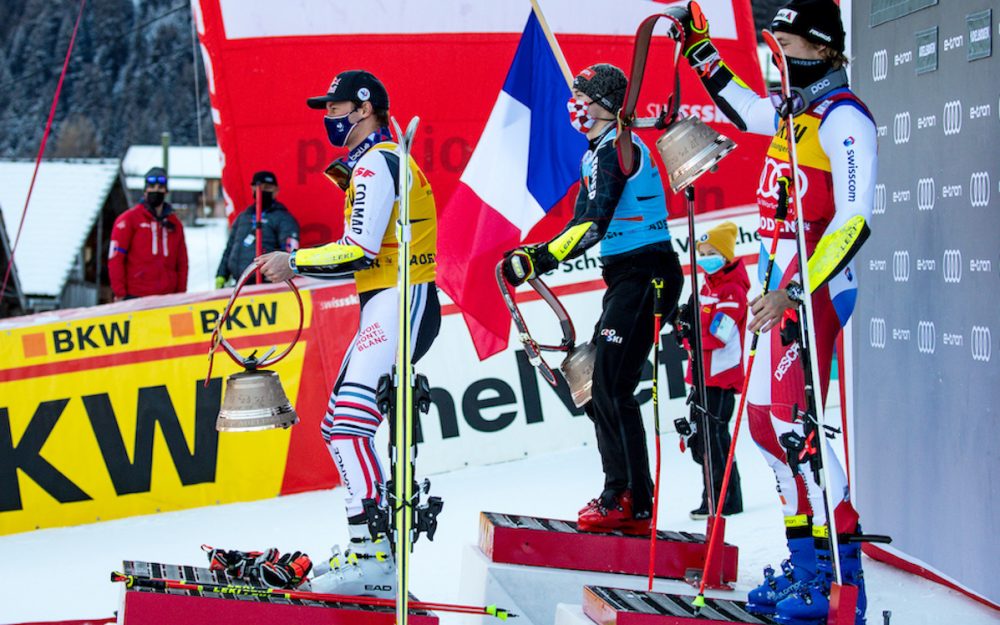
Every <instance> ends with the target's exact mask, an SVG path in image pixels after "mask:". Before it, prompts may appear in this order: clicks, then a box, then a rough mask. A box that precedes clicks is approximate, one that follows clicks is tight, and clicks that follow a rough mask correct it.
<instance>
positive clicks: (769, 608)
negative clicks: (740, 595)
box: [746, 514, 816, 616]
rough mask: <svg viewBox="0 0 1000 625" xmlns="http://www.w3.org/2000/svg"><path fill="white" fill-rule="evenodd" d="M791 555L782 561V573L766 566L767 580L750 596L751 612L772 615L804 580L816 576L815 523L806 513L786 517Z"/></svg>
mask: <svg viewBox="0 0 1000 625" xmlns="http://www.w3.org/2000/svg"><path fill="white" fill-rule="evenodd" d="M785 534H786V536H787V537H788V539H787V540H788V551H789V553H790V554H791V555H790V556H789V558H788V559H787V560H785V561H783V562H782V563H781V574H780V575H775V572H774V569H773V568H771V567H770V566H768V567H766V568H765V569H764V582H763V583H762V584H761V585H760V586H757V587H756V588H754V589H753V590H751V591H750V592H749V594H748V595H747V604H746V610H747V612H751V613H753V614H761V615H765V616H771V615H773V614H774V610H775V606H777V604H778V602H779V601H781V600H782V599H784V598H785V597H787V596H788V594H789V593H790V592H791V591H792V589H794V588H798V586H799V585H801V583H802V582H804V581H806V580H811V579H812V578H814V577H815V576H816V547H815V543H814V541H813V538H812V526H811V525H810V522H809V519H808V517H806V515H804V514H801V515H796V516H791V517H785Z"/></svg>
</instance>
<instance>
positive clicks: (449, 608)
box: [111, 572, 517, 621]
mask: <svg viewBox="0 0 1000 625" xmlns="http://www.w3.org/2000/svg"><path fill="white" fill-rule="evenodd" d="M111 581H113V582H123V583H124V584H125V587H126V588H151V589H154V590H167V589H175V590H191V591H195V592H213V593H217V594H221V595H246V596H252V597H277V598H281V599H302V600H305V601H321V602H324V603H346V604H353V605H369V606H378V607H384V608H393V607H395V606H396V600H395V599H379V598H377V597H358V596H355V595H335V594H330V593H323V592H309V591H307V590H291V589H284V588H257V587H254V586H242V585H239V584H212V583H205V582H188V581H184V580H180V579H165V578H159V577H140V576H137V575H125V574H124V573H118V572H112V573H111ZM409 606H410V607H411V608H413V609H414V610H428V611H433V610H436V611H438V612H454V613H457V614H486V615H489V616H495V617H496V618H498V619H500V620H501V621H505V620H507V619H508V618H516V617H517V615H516V614H513V613H511V612H509V611H507V610H505V609H503V608H498V607H497V606H495V605H487V606H475V605H456V604H451V603H434V602H431V601H410V602H409Z"/></svg>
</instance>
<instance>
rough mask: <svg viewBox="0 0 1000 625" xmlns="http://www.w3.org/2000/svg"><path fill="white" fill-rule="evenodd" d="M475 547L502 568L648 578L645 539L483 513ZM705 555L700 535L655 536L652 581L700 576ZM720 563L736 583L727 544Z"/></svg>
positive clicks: (734, 557)
mask: <svg viewBox="0 0 1000 625" xmlns="http://www.w3.org/2000/svg"><path fill="white" fill-rule="evenodd" d="M479 547H480V549H482V551H483V553H484V554H486V556H487V557H488V558H489V559H490V560H492V561H493V562H496V563H502V564H520V565H525V566H540V567H546V568H558V569H568V570H574V571H593V572H598V573H620V574H626V575H641V576H643V577H645V576H646V575H648V573H649V536H629V535H625V534H622V533H621V532H614V533H611V534H599V533H595V532H584V531H580V530H579V529H577V527H576V523H574V522H572V521H562V520H558V519H546V518H540V517H531V516H520V515H513V514H501V513H497V512H482V513H481V514H480V518H479ZM706 551H707V544H706V542H705V535H704V534H694V533H688V532H666V531H657V544H656V561H655V564H654V576H655V577H660V578H667V579H684V578H685V576H686V574H687V573H688V572H689V570H697V571H699V572H700V570H701V568H702V567H703V565H704V562H705V552H706ZM721 558H722V561H721V566H722V579H723V580H724V581H726V582H732V581H735V580H736V569H737V565H738V559H739V550H738V549H737V547H736V546H735V545H730V544H728V543H727V544H725V545H724V546H723V548H722V554H721Z"/></svg>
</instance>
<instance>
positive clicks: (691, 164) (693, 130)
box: [656, 115, 736, 193]
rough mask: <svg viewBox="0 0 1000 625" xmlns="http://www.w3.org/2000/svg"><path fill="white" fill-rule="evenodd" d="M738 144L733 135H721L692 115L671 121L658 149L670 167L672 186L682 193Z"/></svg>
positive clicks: (668, 176) (668, 174)
mask: <svg viewBox="0 0 1000 625" xmlns="http://www.w3.org/2000/svg"><path fill="white" fill-rule="evenodd" d="M735 148H736V144H735V143H734V142H733V141H732V139H730V138H728V137H726V136H725V135H720V134H719V133H717V132H716V131H715V130H712V128H711V127H710V126H708V125H707V124H705V123H704V122H702V121H701V120H700V119H698V118H697V117H695V116H693V115H689V116H687V117H682V118H680V119H678V120H677V121H675V122H674V123H672V124H670V126H669V127H668V128H667V131H666V132H665V133H663V136H661V137H660V138H659V139H657V140H656V149H657V150H659V152H660V158H661V159H663V164H664V166H665V167H666V170H667V178H668V179H669V180H670V188H671V189H672V190H673V192H674V193H679V192H681V191H683V190H684V189H685V188H687V187H688V186H689V185H690V184H691V183H693V182H694V181H695V180H697V179H698V178H699V177H700V176H701V175H702V174H704V173H707V172H709V171H714V170H715V166H716V165H718V164H719V161H721V160H722V159H723V157H725V156H726V155H727V154H729V153H730V152H732V151H733V150H734V149H735Z"/></svg>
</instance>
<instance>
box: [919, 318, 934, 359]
mask: <svg viewBox="0 0 1000 625" xmlns="http://www.w3.org/2000/svg"><path fill="white" fill-rule="evenodd" d="M936 347H937V331H936V330H935V329H934V322H933V321H920V322H918V323H917V349H918V350H919V351H920V353H921V354H933V353H934V349H935V348H936Z"/></svg>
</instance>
